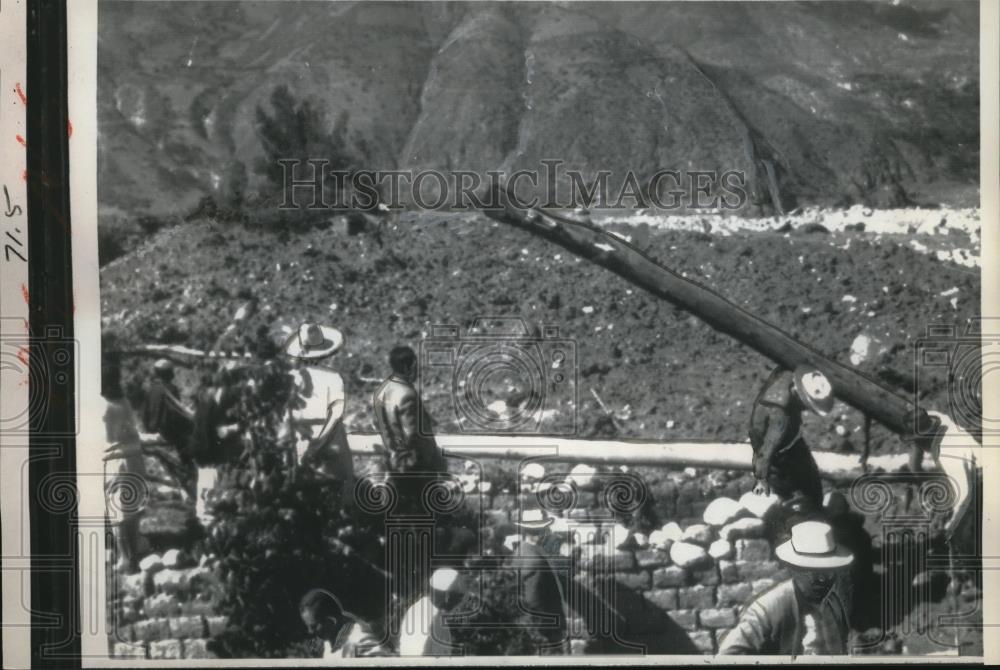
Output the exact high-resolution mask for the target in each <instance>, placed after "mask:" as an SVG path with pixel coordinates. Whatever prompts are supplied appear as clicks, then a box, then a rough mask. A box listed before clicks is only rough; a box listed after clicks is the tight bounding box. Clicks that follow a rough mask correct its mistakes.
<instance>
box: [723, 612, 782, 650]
mask: <svg viewBox="0 0 1000 670" xmlns="http://www.w3.org/2000/svg"><path fill="white" fill-rule="evenodd" d="M770 634H771V631H770V625H769V624H768V618H767V613H766V612H765V611H764V608H763V607H762V606H761V605H760V604H759V603H757V602H756V601H755V602H752V603H750V605H749V606H748V607H747V608H746V609H745V610H744V611H743V614H742V615H741V616H740V620H739V622H738V623H737V624H736V627H735V628H733V629H732V630H730V631H729V632H728V633H727V634H726V636H725V637H724V638H722V642H720V643H719V656H736V655H741V654H760V653H763V651H764V649H765V648H766V646H767V643H768V640H769V638H770Z"/></svg>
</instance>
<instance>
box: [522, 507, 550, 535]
mask: <svg viewBox="0 0 1000 670" xmlns="http://www.w3.org/2000/svg"><path fill="white" fill-rule="evenodd" d="M552 521H553V519H552V517H549V516H546V515H545V513H544V512H542V510H540V509H527V510H524V511H523V512H521V516H520V518H518V519H516V520H515V521H514V525H515V526H517V527H519V528H524V529H525V530H541V529H543V528H547V527H549V526H551V525H552Z"/></svg>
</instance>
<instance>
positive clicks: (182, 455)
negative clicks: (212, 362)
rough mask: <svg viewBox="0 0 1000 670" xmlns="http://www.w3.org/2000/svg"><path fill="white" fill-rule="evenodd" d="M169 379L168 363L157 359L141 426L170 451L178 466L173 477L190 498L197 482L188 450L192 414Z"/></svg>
mask: <svg viewBox="0 0 1000 670" xmlns="http://www.w3.org/2000/svg"><path fill="white" fill-rule="evenodd" d="M173 379H174V366H173V364H172V363H171V362H170V361H169V360H167V359H165V358H161V359H160V360H158V361H156V363H154V364H153V379H152V380H151V381H150V383H149V386H148V387H147V389H146V400H145V403H144V405H143V408H142V425H143V428H144V429H145V430H146V432H147V433H159V434H160V435H161V436H162V437H163V439H165V440H166V441H167V442H169V443H170V444H171V445H172V446H173V447H174V449H175V450H176V454H177V461H178V462H177V467H175V468H172V469H173V470H174V472H173V474H174V476H175V477H177V480H178V481H179V482H180V483H181V485H182V486H184V488H185V489H187V490H188V491H189V492H190V493H191V495H192V496H193V495H194V494H195V488H196V483H197V478H198V473H197V467H196V466H195V463H194V459H193V457H192V454H191V446H190V441H191V432H192V428H193V422H194V412H193V411H192V410H190V409H188V408H187V407H185V406H184V403H182V402H181V399H180V398H181V393H180V391H179V390H178V389H177V386H175V385H174V382H173ZM171 465H172V463H171Z"/></svg>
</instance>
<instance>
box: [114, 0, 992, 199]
mask: <svg viewBox="0 0 1000 670" xmlns="http://www.w3.org/2000/svg"><path fill="white" fill-rule="evenodd" d="M101 12H102V13H101V20H100V36H99V63H98V67H99V88H100V91H99V93H100V96H99V99H100V101H101V103H100V107H99V110H98V114H99V127H100V130H99V132H100V138H99V146H100V153H99V156H100V160H99V171H100V175H99V201H100V203H101V206H102V207H103V208H104V209H105V211H109V210H111V211H120V212H124V213H125V214H126V215H131V216H135V215H144V214H153V215H157V216H163V215H183V214H186V213H187V212H189V211H190V210H191V208H192V207H193V205H194V203H196V202H198V200H200V199H201V198H202V197H204V196H206V195H213V196H215V197H222V196H224V195H225V193H226V192H227V190H231V189H232V188H233V186H232V185H233V184H234V183H235V184H240V189H241V191H245V193H246V195H248V196H249V198H250V200H249V201H250V202H253V201H255V198H259V197H260V196H265V195H267V194H268V191H269V190H271V189H273V187H272V186H271V185H270V184H269V183H268V182H267V180H266V179H264V178H262V177H261V176H260V174H259V172H260V162H261V160H263V159H264V156H265V152H264V151H263V149H262V146H261V141H260V138H259V136H258V133H257V130H256V123H257V110H258V109H262V110H263V111H265V112H270V109H271V96H272V94H273V92H274V91H275V90H276V89H278V88H279V87H282V86H284V87H287V90H288V91H289V96H290V99H291V101H292V102H293V104H298V103H301V102H309V103H310V105H312V107H313V108H314V109H318V110H320V111H321V113H322V123H323V124H324V127H326V128H328V129H329V132H331V133H332V132H333V129H334V127H335V126H337V124H338V123H340V124H343V126H344V128H345V131H346V133H345V134H346V140H347V142H348V144H349V146H350V148H351V151H352V152H353V153H354V154H355V155H356V156H357V157H358V161H359V162H360V163H361V164H362V165H363V167H366V168H371V169H388V168H401V169H414V170H419V169H427V168H436V169H451V170H472V171H475V172H479V173H484V172H485V171H487V170H491V169H504V170H516V169H521V168H523V169H530V170H540V169H542V168H541V166H540V164H539V161H540V160H542V159H555V160H561V161H564V164H565V167H567V168H576V169H580V170H582V171H583V172H584V173H585V174H587V175H593V174H595V173H597V172H598V171H599V170H608V171H610V172H611V173H612V175H613V178H612V183H614V182H616V181H617V182H620V181H621V179H622V178H623V177H624V175H625V173H626V172H627V171H630V170H631V171H634V172H636V173H637V174H638V175H639V176H640V177H643V176H646V177H648V175H650V174H652V173H653V172H655V171H656V170H658V169H687V170H701V169H705V170H713V169H720V170H730V169H737V170H744V171H746V172H747V173H748V174H749V175H750V176H751V178H754V175H755V171H758V172H759V170H760V169H761V167H762V166H763V165H764V163H763V161H770V162H771V165H772V167H773V169H774V171H775V174H776V178H777V181H778V184H779V187H780V190H781V196H782V198H783V200H785V201H786V205H787V206H794V205H796V204H848V203H852V202H867V203H870V204H874V205H894V204H899V203H900V202H902V201H905V200H907V199H910V200H915V201H918V202H925V203H942V202H943V203H948V204H956V205H966V206H967V205H974V204H976V202H977V201H978V192H977V188H976V187H977V180H978V129H979V122H978V61H977V58H978V39H977V38H978V36H977V31H978V9H977V5H976V3H974V2H967V1H963V0H958V1H955V2H914V1H913V0H909V1H905V2H901V3H899V4H895V5H894V4H891V3H889V2H881V1H880V2H804V3H799V2H750V3H733V2H704V3H703V2H682V3H681V2H658V3H645V2H644V3H631V2H622V3H618V2H616V3H602V2H586V3H583V2H580V3H567V2H558V3H519V2H509V3H506V2H505V3H493V2H476V3H460V2H454V3H453V2H448V3H436V2H435V3H395V2H388V3H386V2H362V3H354V2H323V3H316V2H302V3H299V2H291V3H273V2H191V3H187V2H186V3H173V2H142V3H135V2H106V3H102V5H101ZM321 130H322V129H321ZM291 157H295V156H291ZM757 179H758V180H759V179H760V177H759V176H758V177H757ZM243 182H246V184H245V186H244V185H243ZM564 186H565V184H564ZM757 186H759V184H757ZM612 190H614V189H612ZM257 201H259V199H258V200H257ZM625 204H626V205H627V204H629V203H627V202H626V203H625Z"/></svg>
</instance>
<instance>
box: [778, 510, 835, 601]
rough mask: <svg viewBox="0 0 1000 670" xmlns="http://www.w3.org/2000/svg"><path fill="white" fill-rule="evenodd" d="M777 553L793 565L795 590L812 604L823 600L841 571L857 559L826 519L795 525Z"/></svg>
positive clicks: (790, 565)
mask: <svg viewBox="0 0 1000 670" xmlns="http://www.w3.org/2000/svg"><path fill="white" fill-rule="evenodd" d="M774 553H775V555H776V556H777V557H778V558H779V559H780V560H781V561H782V562H783V563H785V564H786V565H788V566H789V567H790V568H791V571H792V579H793V580H794V582H795V587H796V589H797V590H798V592H799V593H800V594H801V595H802V597H803V598H804V599H805V600H806V602H808V603H811V604H819V603H820V602H822V600H823V598H825V597H826V595H827V593H829V592H830V587H831V586H833V583H834V581H835V580H836V579H837V576H838V575H839V573H840V571H841V570H843V569H844V568H846V567H847V566H849V565H850V564H851V562H852V561H853V560H854V556H853V554H851V552H850V551H849V550H848V549H847V548H845V547H843V546H841V545H839V544H837V541H836V540H835V539H834V536H833V528H832V527H831V526H830V524H828V523H826V522H824V521H803V522H802V523H798V524H795V525H794V526H792V536H791V538H790V539H789V540H788V541H787V542H784V543H783V544H781V545H779V546H778V547H777V548H775V550H774Z"/></svg>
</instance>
